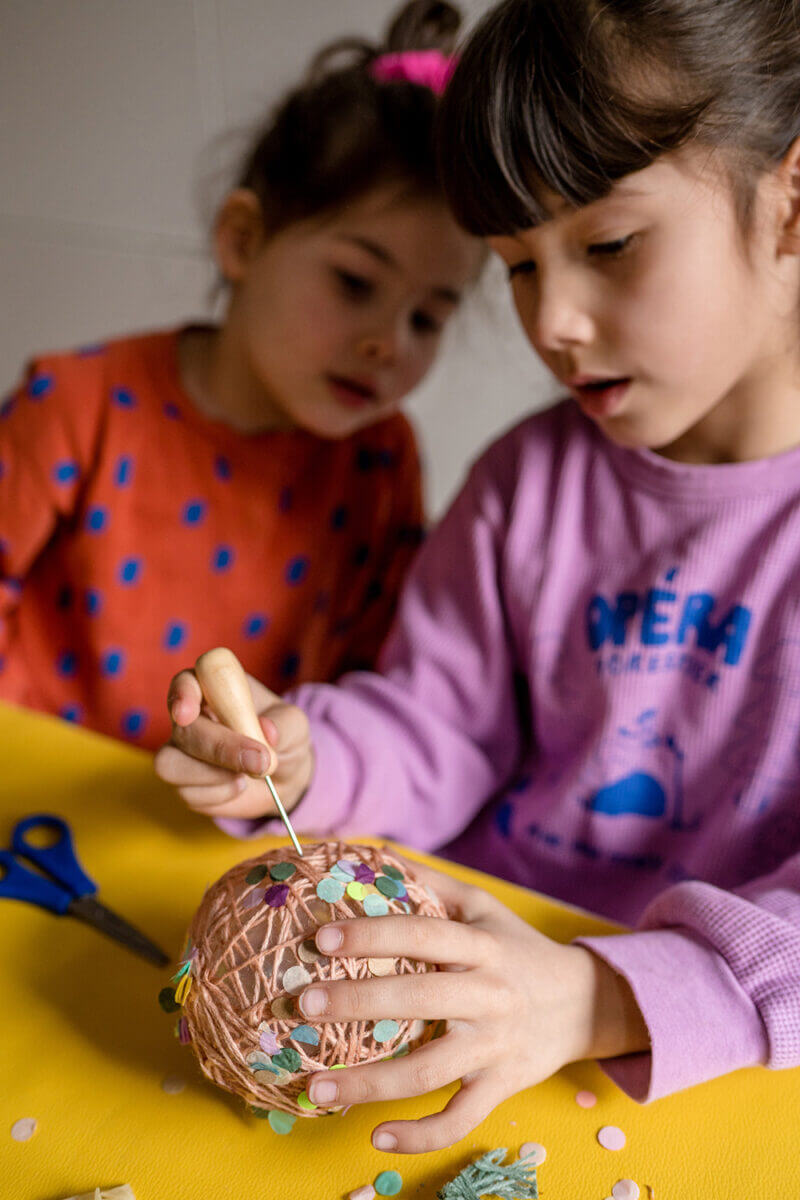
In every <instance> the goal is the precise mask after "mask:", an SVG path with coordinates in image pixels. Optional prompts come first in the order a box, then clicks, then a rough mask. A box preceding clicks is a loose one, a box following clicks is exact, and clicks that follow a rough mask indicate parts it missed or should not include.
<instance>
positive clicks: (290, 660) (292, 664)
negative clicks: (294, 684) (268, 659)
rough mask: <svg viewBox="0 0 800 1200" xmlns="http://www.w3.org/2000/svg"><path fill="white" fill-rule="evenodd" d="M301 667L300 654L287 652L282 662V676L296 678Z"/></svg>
mask: <svg viewBox="0 0 800 1200" xmlns="http://www.w3.org/2000/svg"><path fill="white" fill-rule="evenodd" d="M299 669H300V655H299V654H298V653H297V652H296V651H293V652H292V653H291V654H287V655H286V657H285V658H284V660H283V662H282V663H281V677H282V678H283V679H294V677H295V675H296V674H297V672H298V671H299Z"/></svg>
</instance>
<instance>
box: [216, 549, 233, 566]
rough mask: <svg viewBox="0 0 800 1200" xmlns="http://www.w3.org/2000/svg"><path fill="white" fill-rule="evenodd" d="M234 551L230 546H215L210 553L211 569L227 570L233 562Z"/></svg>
mask: <svg viewBox="0 0 800 1200" xmlns="http://www.w3.org/2000/svg"><path fill="white" fill-rule="evenodd" d="M233 559H234V553H233V547H232V546H217V548H216V549H215V551H214V553H213V554H212V555H211V569H212V571H227V570H228V568H229V567H230V566H232V564H233Z"/></svg>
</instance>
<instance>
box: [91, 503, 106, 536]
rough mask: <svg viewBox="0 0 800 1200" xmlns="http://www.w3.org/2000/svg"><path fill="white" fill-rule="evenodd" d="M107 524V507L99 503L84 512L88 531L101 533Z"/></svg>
mask: <svg viewBox="0 0 800 1200" xmlns="http://www.w3.org/2000/svg"><path fill="white" fill-rule="evenodd" d="M107 524H108V509H107V508H101V507H100V506H99V505H98V506H96V507H95V508H90V509H89V511H88V512H87V514H86V528H87V529H88V530H89V531H90V533H102V531H103V530H104V529H105V527H106V525H107Z"/></svg>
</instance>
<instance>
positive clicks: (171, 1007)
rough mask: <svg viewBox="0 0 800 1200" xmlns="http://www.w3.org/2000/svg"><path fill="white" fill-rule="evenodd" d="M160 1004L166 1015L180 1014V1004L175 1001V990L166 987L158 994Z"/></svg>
mask: <svg viewBox="0 0 800 1200" xmlns="http://www.w3.org/2000/svg"><path fill="white" fill-rule="evenodd" d="M158 1003H159V1004H160V1005H161V1007H162V1008H163V1010H164V1012H166V1013H174V1012H178V1010H179V1009H180V1004H178V1001H177V1000H176V999H175V988H171V987H165V988H162V989H161V991H160V992H159V993H158Z"/></svg>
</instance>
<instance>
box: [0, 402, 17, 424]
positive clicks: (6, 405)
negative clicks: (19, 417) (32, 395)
mask: <svg viewBox="0 0 800 1200" xmlns="http://www.w3.org/2000/svg"><path fill="white" fill-rule="evenodd" d="M16 407H17V397H16V396H6V398H5V399H4V400H3V401H2V402H0V420H3V421H5V420H6V419H7V418H8V417H10V416H11V414H12V413H13V411H14V409H15V408H16Z"/></svg>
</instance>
